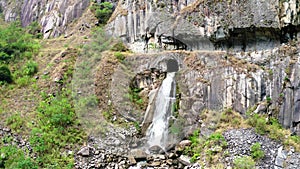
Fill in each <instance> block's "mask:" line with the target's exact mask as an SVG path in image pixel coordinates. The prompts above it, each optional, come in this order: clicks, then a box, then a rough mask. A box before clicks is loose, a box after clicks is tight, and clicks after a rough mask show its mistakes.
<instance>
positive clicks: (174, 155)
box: [168, 153, 177, 159]
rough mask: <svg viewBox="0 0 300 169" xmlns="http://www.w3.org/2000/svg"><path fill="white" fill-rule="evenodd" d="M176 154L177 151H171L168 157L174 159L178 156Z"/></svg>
mask: <svg viewBox="0 0 300 169" xmlns="http://www.w3.org/2000/svg"><path fill="white" fill-rule="evenodd" d="M176 156H177V155H176V154H175V153H170V154H169V155H168V157H169V158H170V159H174V158H176Z"/></svg>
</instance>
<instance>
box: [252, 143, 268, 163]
mask: <svg viewBox="0 0 300 169" xmlns="http://www.w3.org/2000/svg"><path fill="white" fill-rule="evenodd" d="M250 151H251V156H252V158H254V159H255V160H259V159H262V158H263V157H264V156H265V153H264V152H263V151H262V150H261V145H260V143H255V144H253V145H252V146H251V147H250Z"/></svg>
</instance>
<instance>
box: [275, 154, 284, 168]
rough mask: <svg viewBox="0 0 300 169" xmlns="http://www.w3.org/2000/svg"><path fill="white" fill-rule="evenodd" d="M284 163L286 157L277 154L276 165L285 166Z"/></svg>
mask: <svg viewBox="0 0 300 169" xmlns="http://www.w3.org/2000/svg"><path fill="white" fill-rule="evenodd" d="M283 164H284V159H282V158H280V157H278V156H277V157H276V159H275V165H276V166H278V167H283Z"/></svg>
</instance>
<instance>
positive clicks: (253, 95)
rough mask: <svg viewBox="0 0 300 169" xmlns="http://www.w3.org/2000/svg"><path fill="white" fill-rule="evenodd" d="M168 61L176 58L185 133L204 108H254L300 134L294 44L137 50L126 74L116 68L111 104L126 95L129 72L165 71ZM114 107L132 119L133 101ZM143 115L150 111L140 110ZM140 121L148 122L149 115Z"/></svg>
mask: <svg viewBox="0 0 300 169" xmlns="http://www.w3.org/2000/svg"><path fill="white" fill-rule="evenodd" d="M169 60H176V61H177V63H178V65H179V71H178V73H177V83H178V89H179V91H178V92H179V93H180V94H181V98H180V110H179V114H180V116H181V117H183V118H184V119H185V124H184V126H186V128H185V129H184V130H185V131H186V132H185V133H189V132H188V131H189V130H190V129H191V128H193V126H194V127H195V126H196V125H197V124H199V123H198V120H199V113H200V112H202V111H203V110H205V109H210V110H217V111H220V110H222V109H224V108H226V107H227V108H233V109H234V110H236V111H238V112H240V113H241V114H244V115H245V113H246V111H247V110H248V109H250V108H254V109H255V112H256V113H264V114H268V115H269V116H273V117H276V118H278V119H279V121H280V123H281V124H283V126H285V127H286V128H291V129H292V130H293V131H295V132H297V133H299V131H300V130H299V128H298V127H297V125H293V124H296V123H297V122H299V121H300V113H299V112H300V110H299V108H300V102H299V96H300V89H299V86H300V81H299V77H300V74H299V72H300V62H299V61H300V60H299V48H297V47H291V46H281V47H280V48H275V49H273V50H265V51H260V52H245V53H244V52H241V53H229V52H222V51H214V52H207V51H206V52H205V51H198V52H166V53H159V54H153V55H151V56H150V57H149V56H143V55H137V56H135V57H131V58H130V59H128V62H127V63H130V64H128V65H127V68H126V70H132V72H131V75H130V73H128V72H127V73H126V71H125V70H124V66H122V67H120V68H119V69H117V70H116V73H115V75H114V77H113V82H114V83H113V86H112V87H111V89H112V91H111V92H112V97H113V98H112V100H113V103H115V104H116V105H119V104H118V102H119V103H120V99H122V96H123V98H126V97H125V93H126V89H124V90H123V88H124V87H122V86H129V84H130V79H132V76H133V75H132V74H139V72H143V70H147V69H151V68H156V69H160V70H162V71H167V69H168V61H169ZM120 77H123V78H121V79H120ZM121 89H122V90H121ZM124 92H125V93H124ZM150 94H151V92H149V96H150ZM125 100H126V99H123V100H122V101H121V102H122V105H124V104H125V105H126V103H128V104H129V101H127V102H126V101H125ZM118 111H119V112H120V113H121V114H123V116H125V117H133V118H137V116H136V113H135V112H137V111H136V110H133V109H132V106H129V107H128V108H125V107H124V106H123V107H122V108H119V109H118ZM133 114H135V115H134V116H132V115H133ZM146 114H147V112H146ZM148 117H150V118H151V115H150V116H149V115H145V118H148ZM137 119H139V118H137ZM139 120H140V121H141V119H139ZM177 120H179V119H177ZM134 121H136V119H135V120H134ZM144 121H148V122H149V121H150V122H151V119H144ZM298 126H299V125H298ZM299 134H300V133H299ZM172 140H174V139H173V138H172ZM175 140H176V139H175Z"/></svg>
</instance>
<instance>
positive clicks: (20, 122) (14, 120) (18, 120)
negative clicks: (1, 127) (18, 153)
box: [6, 113, 25, 131]
mask: <svg viewBox="0 0 300 169" xmlns="http://www.w3.org/2000/svg"><path fill="white" fill-rule="evenodd" d="M24 124H25V120H24V118H22V117H21V114H20V113H16V114H13V115H11V116H10V117H8V118H7V119H6V125H8V126H9V127H10V128H11V129H13V130H15V131H20V130H21V129H22V127H23V126H24Z"/></svg>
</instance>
